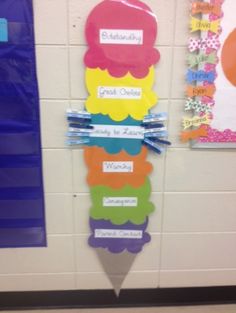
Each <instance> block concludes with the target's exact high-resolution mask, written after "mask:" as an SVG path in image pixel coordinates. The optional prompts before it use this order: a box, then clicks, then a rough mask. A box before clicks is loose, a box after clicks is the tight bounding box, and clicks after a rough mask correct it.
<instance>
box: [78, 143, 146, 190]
mask: <svg viewBox="0 0 236 313" xmlns="http://www.w3.org/2000/svg"><path fill="white" fill-rule="evenodd" d="M84 158H85V162H86V164H87V166H88V176H87V182H88V184H89V185H90V186H96V185H104V186H109V187H111V188H114V189H115V188H122V187H124V186H125V185H131V186H132V187H134V188H138V187H140V186H142V185H143V184H144V183H145V180H146V177H147V175H149V174H150V172H151V171H152V165H151V163H149V162H147V161H146V158H147V148H146V147H143V148H142V150H141V153H140V154H138V155H135V156H132V155H129V154H127V153H126V152H125V151H121V152H120V153H117V154H108V153H106V151H105V150H104V149H103V148H99V147H86V148H85V149H84Z"/></svg>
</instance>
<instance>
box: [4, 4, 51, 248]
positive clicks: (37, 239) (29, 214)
mask: <svg viewBox="0 0 236 313" xmlns="http://www.w3.org/2000/svg"><path fill="white" fill-rule="evenodd" d="M33 27H34V21H33V7H32V1H31V0H4V1H0V248H13V247H14V248H18V247H41V246H46V231H45V217H44V192H43V179H42V155H41V139H40V115H39V94H38V83H37V75H36V60H35V42H34V28H33Z"/></svg>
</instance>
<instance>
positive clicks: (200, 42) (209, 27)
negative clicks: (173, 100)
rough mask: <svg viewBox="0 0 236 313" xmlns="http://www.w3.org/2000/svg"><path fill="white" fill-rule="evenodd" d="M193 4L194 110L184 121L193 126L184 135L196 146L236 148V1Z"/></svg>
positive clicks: (189, 106) (189, 105)
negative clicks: (196, 35) (191, 115)
mask: <svg viewBox="0 0 236 313" xmlns="http://www.w3.org/2000/svg"><path fill="white" fill-rule="evenodd" d="M191 5H192V10H191V14H192V17H191V33H192V35H193V37H192V38H190V41H189V51H190V55H189V58H188V63H189V67H190V68H189V70H188V75H187V84H188V86H187V92H186V93H187V96H188V99H187V101H186V106H185V110H186V111H192V112H193V113H194V114H193V117H191V118H189V117H187V118H186V116H185V117H184V120H183V125H184V126H186V125H188V126H187V127H193V128H192V131H186V130H185V131H184V132H183V133H182V135H183V137H184V136H185V138H187V140H188V139H195V140H194V141H193V144H192V147H193V148H236V102H235V99H236V58H235V53H236V45H235V42H236V21H235V10H236V1H235V0H208V1H207V0H206V1H204V2H199V1H191ZM199 16H201V18H200V19H199ZM194 34H200V36H199V37H194ZM201 78H202V80H201ZM189 129H190V128H189ZM191 132H192V133H191Z"/></svg>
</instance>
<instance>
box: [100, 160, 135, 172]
mask: <svg viewBox="0 0 236 313" xmlns="http://www.w3.org/2000/svg"><path fill="white" fill-rule="evenodd" d="M102 169H103V172H104V173H132V172H133V171H134V163H133V162H108V161H107V162H106V161H104V162H103V164H102Z"/></svg>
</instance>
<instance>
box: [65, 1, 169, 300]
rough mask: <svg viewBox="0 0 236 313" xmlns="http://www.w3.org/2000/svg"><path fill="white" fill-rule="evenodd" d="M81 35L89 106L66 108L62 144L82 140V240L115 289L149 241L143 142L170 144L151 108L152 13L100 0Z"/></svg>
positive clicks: (159, 148)
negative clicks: (85, 201)
mask: <svg viewBox="0 0 236 313" xmlns="http://www.w3.org/2000/svg"><path fill="white" fill-rule="evenodd" d="M85 35H86V39H87V43H88V50H87V52H86V54H85V57H84V63H85V66H86V70H85V79H86V86H87V89H88V93H89V96H88V98H87V100H86V102H85V109H86V110H87V111H76V110H71V109H69V110H68V112H67V119H68V123H69V132H68V134H67V136H68V144H69V145H70V146H75V147H77V148H78V147H80V146H82V147H84V160H85V163H86V165H87V168H88V174H87V183H88V185H89V188H90V197H91V206H90V210H88V212H89V226H90V229H91V235H90V236H89V238H88V244H89V246H90V247H91V248H92V249H94V253H95V256H96V257H97V258H98V260H99V262H100V264H101V266H102V268H103V269H104V271H105V273H106V274H107V277H108V279H109V280H110V282H111V285H112V287H113V289H114V290H115V292H116V294H117V296H118V295H119V293H120V290H121V288H122V286H123V282H124V281H125V278H126V276H127V274H128V273H129V271H130V270H131V268H132V265H133V263H134V261H135V259H136V256H137V255H138V254H139V253H143V252H144V251H145V246H146V245H148V244H149V242H150V241H151V235H150V234H149V233H148V224H149V218H151V213H152V212H153V211H154V210H155V205H154V203H152V202H151V201H150V197H151V192H152V186H151V180H150V178H149V175H150V174H151V172H152V164H151V163H150V162H148V161H147V155H148V150H151V151H152V152H156V153H157V154H161V153H162V152H163V151H164V147H165V146H166V145H169V144H170V143H169V142H168V141H167V140H166V137H167V135H168V134H167V129H166V127H165V121H166V119H167V114H166V113H165V112H164V113H155V114H153V113H151V112H150V109H151V108H152V107H154V106H155V105H156V104H157V101H158V97H157V95H156V93H155V92H154V90H153V87H154V80H155V68H154V65H155V64H156V63H157V62H158V61H159V58H160V55H159V52H158V50H157V49H156V48H155V47H154V45H155V40H156V36H157V19H156V16H155V15H154V13H153V12H152V11H151V9H150V8H149V7H148V6H147V5H146V4H145V3H143V2H141V1H139V0H115V1H114V0H104V1H101V2H100V3H99V4H98V5H97V6H96V7H95V8H94V9H93V10H92V11H91V13H90V14H89V16H88V19H87V23H86V27H85ZM88 209H89V208H88Z"/></svg>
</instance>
